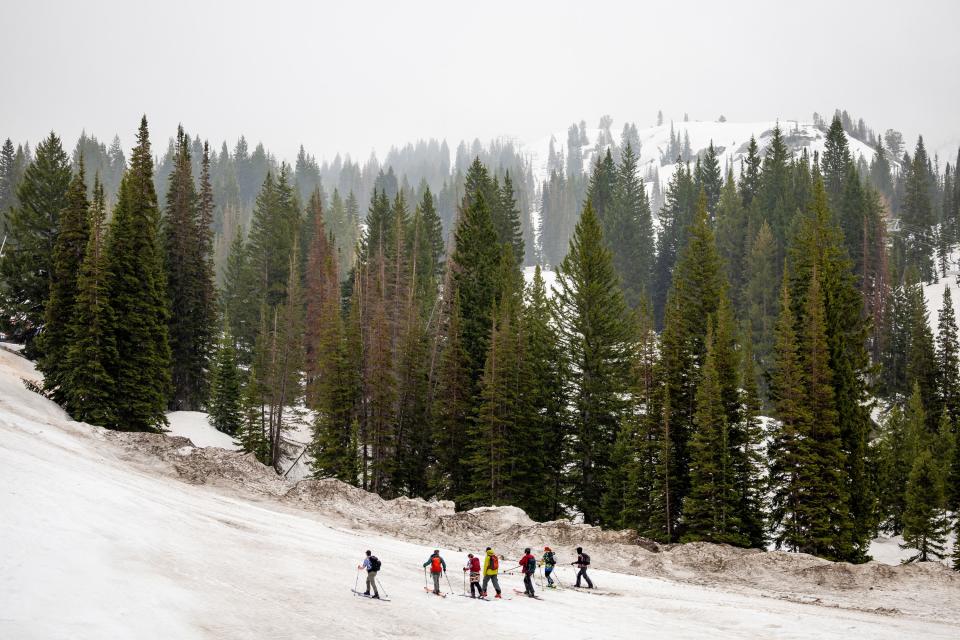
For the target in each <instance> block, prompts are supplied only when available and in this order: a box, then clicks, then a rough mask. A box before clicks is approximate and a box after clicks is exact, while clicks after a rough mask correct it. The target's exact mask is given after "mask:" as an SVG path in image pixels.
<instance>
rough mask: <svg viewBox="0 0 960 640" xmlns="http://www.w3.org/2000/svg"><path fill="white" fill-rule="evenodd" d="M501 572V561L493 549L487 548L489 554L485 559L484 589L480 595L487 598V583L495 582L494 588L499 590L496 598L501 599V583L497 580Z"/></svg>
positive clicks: (482, 588)
mask: <svg viewBox="0 0 960 640" xmlns="http://www.w3.org/2000/svg"><path fill="white" fill-rule="evenodd" d="M499 572H500V559H499V558H497V554H495V553H494V552H493V549H491V548H490V547H487V554H486V556H485V557H484V559H483V587H481V589H480V594H481V595H482V596H483V597H484V598H486V597H487V583H488V582H493V588H494V589H496V590H497V595H496V597H497V598H499V597H500V581H499V580H497V574H498V573H499Z"/></svg>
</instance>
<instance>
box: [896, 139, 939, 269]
mask: <svg viewBox="0 0 960 640" xmlns="http://www.w3.org/2000/svg"><path fill="white" fill-rule="evenodd" d="M930 180H931V176H930V173H929V168H928V159H927V152H926V148H925V147H924V145H923V137H920V138H919V139H918V141H917V148H916V150H915V151H914V155H913V160H912V162H911V163H910V166H909V167H907V169H906V177H905V178H904V183H903V185H904V186H903V202H902V203H901V214H900V222H901V226H902V231H901V235H902V237H903V241H904V243H905V247H904V250H905V253H906V255H905V256H904V260H905V264H906V266H913V267H915V268H916V269H917V271H918V272H919V274H920V278H921V279H922V280H924V281H930V280H932V279H933V257H932V253H931V248H932V246H933V231H932V228H933V224H934V222H935V220H934V215H933V205H932V203H931V202H930Z"/></svg>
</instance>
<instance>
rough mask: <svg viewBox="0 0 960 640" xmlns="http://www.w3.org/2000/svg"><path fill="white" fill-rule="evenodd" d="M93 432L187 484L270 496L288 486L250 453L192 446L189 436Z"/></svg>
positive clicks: (285, 489) (283, 492) (102, 430)
mask: <svg viewBox="0 0 960 640" xmlns="http://www.w3.org/2000/svg"><path fill="white" fill-rule="evenodd" d="M93 434H94V435H95V436H96V437H100V438H101V439H103V440H106V441H108V442H112V443H113V444H115V445H117V446H119V447H120V448H121V450H123V451H124V452H126V454H127V456H126V457H127V458H128V459H131V460H132V461H134V462H138V463H141V464H144V463H146V464H148V465H150V466H153V467H157V466H159V467H161V468H162V469H164V470H166V471H167V472H172V473H174V474H176V475H177V476H178V477H180V478H181V479H182V480H184V481H186V482H189V483H190V484H207V483H212V484H218V485H222V486H226V487H229V488H232V489H241V490H246V491H252V492H255V493H261V494H268V495H272V496H282V495H284V494H285V493H286V492H287V490H288V489H289V484H288V483H286V482H284V480H283V479H282V478H280V477H279V476H278V475H277V474H276V472H274V470H273V469H271V468H270V467H267V466H265V465H264V464H262V463H261V462H260V461H259V460H257V458H256V456H254V455H253V454H241V453H237V452H235V451H227V450H226V449H217V448H214V447H195V446H194V445H193V443H192V442H191V441H190V440H189V439H188V438H183V437H180V436H169V435H165V434H158V433H125V432H119V431H108V430H106V429H99V428H96V430H95V431H94V432H93ZM143 454H148V456H146V457H145V456H143Z"/></svg>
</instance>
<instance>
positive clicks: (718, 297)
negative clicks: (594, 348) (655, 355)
mask: <svg viewBox="0 0 960 640" xmlns="http://www.w3.org/2000/svg"><path fill="white" fill-rule="evenodd" d="M726 291H727V284H726V281H725V279H724V277H723V271H722V266H721V263H720V256H719V254H718V253H717V249H716V244H715V242H714V237H713V233H712V231H711V230H710V226H709V224H708V222H707V206H706V195H705V194H704V193H703V192H701V194H700V198H699V201H698V204H697V215H696V219H695V222H694V224H693V225H691V227H690V230H689V239H688V241H687V244H686V246H685V247H684V248H683V252H682V254H681V256H680V258H679V260H678V261H677V265H676V268H675V269H674V271H673V284H672V286H671V288H670V293H669V295H668V298H667V306H666V312H665V314H664V330H663V333H662V336H661V362H660V368H661V373H660V376H659V377H660V379H661V381H662V383H663V384H664V385H665V386H666V387H667V388H668V389H667V391H668V393H669V396H670V400H671V407H672V412H671V415H670V429H671V443H670V449H671V452H672V455H673V456H674V457H675V464H674V465H673V466H672V467H671V468H670V470H671V473H673V474H675V477H674V478H672V479H671V480H670V483H669V484H670V487H671V491H672V493H673V495H671V496H670V497H669V502H670V503H671V504H672V505H674V512H673V517H674V518H675V521H674V522H672V523H671V525H670V529H671V530H673V531H674V532H675V533H677V534H679V533H681V532H680V531H679V530H678V529H677V526H678V524H679V517H680V515H681V510H680V508H679V507H680V506H681V505H682V504H683V499H684V497H685V496H686V495H687V493H688V492H689V491H690V479H689V476H688V472H687V468H688V462H689V451H688V444H689V441H690V436H691V434H692V432H693V429H694V412H695V407H696V393H697V387H698V386H699V383H700V376H699V371H700V370H701V368H702V365H703V358H704V356H705V354H706V343H705V340H706V335H707V326H708V322H709V319H710V318H711V317H712V316H714V315H715V314H716V313H717V311H718V310H719V308H720V306H721V301H722V300H725V299H726ZM727 304H728V303H727Z"/></svg>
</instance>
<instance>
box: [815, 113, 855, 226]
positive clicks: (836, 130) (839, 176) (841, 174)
mask: <svg viewBox="0 0 960 640" xmlns="http://www.w3.org/2000/svg"><path fill="white" fill-rule="evenodd" d="M852 166H853V162H852V160H851V158H850V148H849V146H848V144H847V134H846V133H844V131H843V124H842V123H841V122H840V116H839V115H834V116H833V121H831V123H830V128H829V129H828V130H827V137H826V140H825V142H824V148H823V157H822V159H821V172H822V174H823V182H824V186H825V187H826V189H827V196H828V197H829V199H830V203H831V204H832V205H833V206H834V208H837V207H838V206H839V202H840V198H841V195H842V194H843V191H844V188H846V185H847V174H848V173H849V171H850V169H851V168H852ZM848 240H850V241H853V242H857V241H859V236H854V237H853V238H848Z"/></svg>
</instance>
